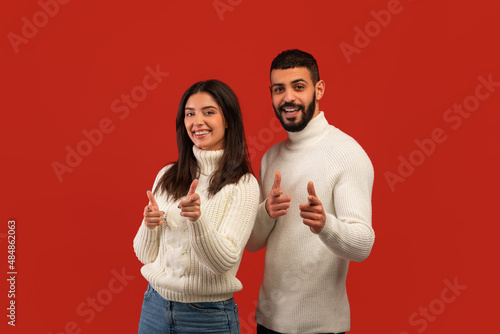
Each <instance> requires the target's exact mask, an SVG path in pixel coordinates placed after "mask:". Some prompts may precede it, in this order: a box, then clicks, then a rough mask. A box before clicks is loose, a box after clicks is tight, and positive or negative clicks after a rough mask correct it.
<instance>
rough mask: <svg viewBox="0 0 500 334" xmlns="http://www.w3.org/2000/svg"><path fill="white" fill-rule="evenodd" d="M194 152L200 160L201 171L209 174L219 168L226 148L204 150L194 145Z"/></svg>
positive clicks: (206, 174)
mask: <svg viewBox="0 0 500 334" xmlns="http://www.w3.org/2000/svg"><path fill="white" fill-rule="evenodd" d="M193 154H194V156H195V158H196V160H197V161H198V168H199V169H200V173H201V174H203V175H205V176H209V175H211V174H212V173H213V172H214V171H215V170H216V169H217V167H218V164H219V161H220V159H221V158H222V155H223V154H224V150H215V151H210V150H202V149H199V148H198V147H196V146H195V145H193Z"/></svg>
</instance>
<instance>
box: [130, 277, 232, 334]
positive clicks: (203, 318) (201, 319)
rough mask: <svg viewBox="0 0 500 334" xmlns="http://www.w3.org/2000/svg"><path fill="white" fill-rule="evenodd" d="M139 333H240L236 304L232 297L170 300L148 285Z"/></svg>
mask: <svg viewBox="0 0 500 334" xmlns="http://www.w3.org/2000/svg"><path fill="white" fill-rule="evenodd" d="M138 333H139V334H156V333H158V334H159V333H162V334H184V333H221V334H239V333H240V323H239V319H238V307H237V306H236V303H235V302H234V299H233V298H231V299H228V300H224V301H221V302H210V303H179V302H173V301H170V300H166V299H165V298H163V297H162V296H160V295H159V294H158V292H156V291H155V290H154V289H153V287H152V286H151V285H148V289H147V290H146V293H145V294H144V302H143V303H142V312H141V319H140V321H139V331H138Z"/></svg>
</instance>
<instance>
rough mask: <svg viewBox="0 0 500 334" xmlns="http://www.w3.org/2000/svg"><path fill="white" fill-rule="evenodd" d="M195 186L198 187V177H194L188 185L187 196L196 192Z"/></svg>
mask: <svg viewBox="0 0 500 334" xmlns="http://www.w3.org/2000/svg"><path fill="white" fill-rule="evenodd" d="M196 187H198V179H194V180H193V182H192V183H191V186H190V187H189V191H188V193H187V195H186V197H187V198H189V197H190V196H191V195H192V194H194V193H195V192H196Z"/></svg>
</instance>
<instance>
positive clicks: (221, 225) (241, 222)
mask: <svg viewBox="0 0 500 334" xmlns="http://www.w3.org/2000/svg"><path fill="white" fill-rule="evenodd" d="M222 191H224V192H227V193H225V194H221V195H223V196H220V197H221V200H223V201H225V202H224V203H222V202H221V201H218V202H216V203H214V205H218V209H217V210H216V211H219V210H221V211H219V213H218V214H217V215H214V217H217V219H220V221H210V220H209V217H207V216H206V215H204V214H203V212H202V215H201V217H200V218H199V219H198V220H197V221H194V222H191V221H189V220H187V224H188V229H189V235H190V242H191V245H192V247H193V249H194V251H195V253H196V255H197V257H198V259H199V260H200V262H202V263H203V264H204V265H205V266H206V267H207V268H209V269H210V270H211V271H212V272H214V273H216V274H223V273H225V272H227V271H228V270H230V269H231V268H232V267H233V266H234V265H235V264H237V263H238V262H239V261H240V260H241V256H242V254H243V250H244V248H245V244H246V242H247V241H248V237H249V235H250V232H251V231H252V227H253V224H254V221H255V216H256V214H257V208H258V205H259V185H258V183H257V180H256V179H255V177H254V176H253V175H251V174H247V175H245V176H243V177H242V178H241V179H240V181H239V182H238V184H236V185H228V186H226V187H224V188H223V189H222V190H221V192H222Z"/></svg>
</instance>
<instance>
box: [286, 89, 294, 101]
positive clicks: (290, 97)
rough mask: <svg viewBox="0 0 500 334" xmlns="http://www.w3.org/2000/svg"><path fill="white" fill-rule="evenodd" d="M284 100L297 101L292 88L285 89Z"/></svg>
mask: <svg viewBox="0 0 500 334" xmlns="http://www.w3.org/2000/svg"><path fill="white" fill-rule="evenodd" d="M284 101H285V102H287V103H288V102H293V101H295V95H294V94H293V91H292V90H290V89H287V90H286V91H285V96H284Z"/></svg>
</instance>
